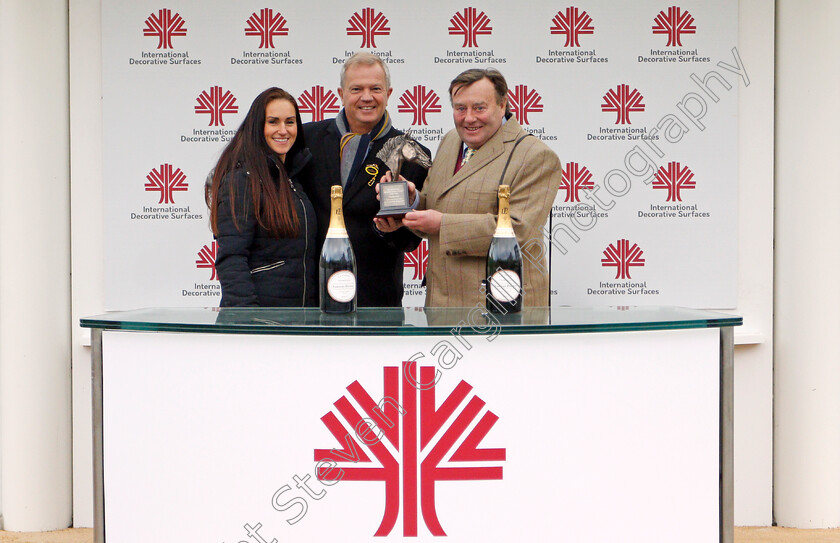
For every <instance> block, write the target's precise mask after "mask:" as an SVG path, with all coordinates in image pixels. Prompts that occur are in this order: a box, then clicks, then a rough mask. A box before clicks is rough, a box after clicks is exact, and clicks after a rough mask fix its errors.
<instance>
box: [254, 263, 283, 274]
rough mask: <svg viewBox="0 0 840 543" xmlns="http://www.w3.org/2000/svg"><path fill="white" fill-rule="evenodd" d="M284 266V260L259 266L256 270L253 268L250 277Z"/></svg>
mask: <svg viewBox="0 0 840 543" xmlns="http://www.w3.org/2000/svg"><path fill="white" fill-rule="evenodd" d="M285 264H286V261H285V260H278V261H277V262H274V263H272V264H266V265H265V266H260V267H258V268H254V269H253V270H251V275H254V274H256V273H262V272H264V271H268V270H273V269H275V268H279V267H280V266H283V265H285Z"/></svg>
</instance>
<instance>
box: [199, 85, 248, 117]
mask: <svg viewBox="0 0 840 543" xmlns="http://www.w3.org/2000/svg"><path fill="white" fill-rule="evenodd" d="M196 101H197V102H198V105H197V106H195V112H196V113H198V114H202V113H207V114H209V115H210V124H209V125H207V126H224V125H225V122H224V119H222V115H224V114H225V113H237V112H239V106H237V105H236V97H234V96H233V94H231V92H230V91H226V90H224V89H223V88H222V87H217V86H213V87H210V91H209V92H208V91H202V92H201V94H199V95H198V98H196Z"/></svg>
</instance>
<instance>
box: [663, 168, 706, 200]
mask: <svg viewBox="0 0 840 543" xmlns="http://www.w3.org/2000/svg"><path fill="white" fill-rule="evenodd" d="M692 178H694V174H693V173H691V170H689V169H688V167H687V166H686V167H681V166H680V163H679V162H669V163H668V167H667V168H666V167H665V166H662V167H661V168H659V171H657V172H656V180H655V181H654V182H653V188H655V189H667V190H668V199H667V200H665V201H666V202H682V197H681V195H680V191H681V190H684V189H694V188H697V187H696V186H695V184H694V181H692Z"/></svg>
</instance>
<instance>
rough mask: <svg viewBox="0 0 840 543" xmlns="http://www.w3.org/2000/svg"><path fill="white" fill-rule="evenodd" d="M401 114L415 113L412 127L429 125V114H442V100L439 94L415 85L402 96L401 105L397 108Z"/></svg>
mask: <svg viewBox="0 0 840 543" xmlns="http://www.w3.org/2000/svg"><path fill="white" fill-rule="evenodd" d="M397 111H399V112H400V113H413V114H414V120H413V121H412V123H411V124H412V125H418V124H429V123H428V122H426V114H427V113H440V100H439V99H438V95H437V93H435V91H433V90H428V89H426V87H425V86H423V85H414V88H413V89H411V90H407V91H405V92H404V93H403V94H402V96H400V105H399V106H397Z"/></svg>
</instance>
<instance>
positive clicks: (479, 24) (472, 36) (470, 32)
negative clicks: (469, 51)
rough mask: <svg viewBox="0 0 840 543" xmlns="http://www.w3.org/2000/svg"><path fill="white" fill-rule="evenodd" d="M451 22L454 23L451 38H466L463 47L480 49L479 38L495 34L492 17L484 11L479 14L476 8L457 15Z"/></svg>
mask: <svg viewBox="0 0 840 543" xmlns="http://www.w3.org/2000/svg"><path fill="white" fill-rule="evenodd" d="M449 22H450V23H452V26H450V27H449V35H450V36H461V35H463V36H464V45H462V46H461V47H478V42H477V41H476V38H477V37H478V36H480V35H490V34H492V33H493V27H492V26H490V17H488V16H487V15H486V14H485V13H484V12H483V11H482V12H481V13H477V12H476V9H475V8H466V9H464V11H463V12H458V13H456V14H455V15H453V16H452V18H451V19H450V20H449Z"/></svg>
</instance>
